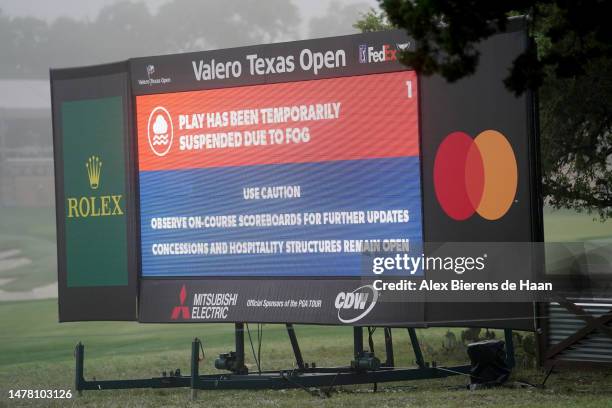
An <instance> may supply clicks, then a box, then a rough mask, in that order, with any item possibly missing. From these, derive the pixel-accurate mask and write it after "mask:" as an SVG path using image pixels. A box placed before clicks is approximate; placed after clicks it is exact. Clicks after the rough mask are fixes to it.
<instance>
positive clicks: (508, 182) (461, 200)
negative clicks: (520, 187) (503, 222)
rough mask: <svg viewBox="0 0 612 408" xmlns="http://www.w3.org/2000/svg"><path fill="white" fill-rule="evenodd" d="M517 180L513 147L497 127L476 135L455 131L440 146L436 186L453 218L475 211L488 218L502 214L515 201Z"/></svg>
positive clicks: (494, 217)
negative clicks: (496, 129)
mask: <svg viewBox="0 0 612 408" xmlns="http://www.w3.org/2000/svg"><path fill="white" fill-rule="evenodd" d="M517 182H518V170H517V165H516V157H515V155H514V151H513V150H512V146H510V143H509V142H508V139H506V137H505V136H504V135H503V134H501V133H500V132H498V131H495V130H485V131H484V132H482V133H480V134H479V135H478V136H476V137H475V138H472V137H470V136H469V135H468V134H466V133H464V132H453V133H451V134H449V135H448V136H447V137H446V138H445V139H444V140H443V141H442V143H441V144H440V146H439V147H438V152H437V153H436V158H435V162H434V188H435V191H436V197H437V199H438V202H439V203H440V206H441V207H442V209H443V210H444V212H445V213H446V214H447V215H448V216H449V217H451V218H452V219H454V220H457V221H462V220H466V219H468V218H470V217H471V216H472V215H473V214H474V213H475V212H476V213H478V214H479V215H480V216H481V217H482V218H484V219H487V220H497V219H499V218H501V217H503V216H504V215H505V214H506V213H507V212H508V210H509V209H510V206H511V205H512V203H513V202H514V197H515V196H516V188H517Z"/></svg>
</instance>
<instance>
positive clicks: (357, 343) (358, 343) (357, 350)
mask: <svg viewBox="0 0 612 408" xmlns="http://www.w3.org/2000/svg"><path fill="white" fill-rule="evenodd" d="M362 354H363V327H357V326H355V327H353V355H354V357H355V359H357V358H359V357H360V356H361V355H362Z"/></svg>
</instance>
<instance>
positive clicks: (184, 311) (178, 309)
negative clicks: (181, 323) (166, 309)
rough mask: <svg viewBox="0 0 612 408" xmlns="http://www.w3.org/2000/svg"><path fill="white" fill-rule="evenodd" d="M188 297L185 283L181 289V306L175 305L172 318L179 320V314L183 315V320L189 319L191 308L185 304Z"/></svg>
mask: <svg viewBox="0 0 612 408" xmlns="http://www.w3.org/2000/svg"><path fill="white" fill-rule="evenodd" d="M186 299H187V290H186V289H185V285H183V287H182V288H181V291H180V292H179V300H180V302H181V304H180V305H179V306H174V309H172V315H171V316H170V318H171V319H172V320H177V319H178V318H179V316H181V317H182V319H183V320H189V308H188V307H187V306H185V300H186Z"/></svg>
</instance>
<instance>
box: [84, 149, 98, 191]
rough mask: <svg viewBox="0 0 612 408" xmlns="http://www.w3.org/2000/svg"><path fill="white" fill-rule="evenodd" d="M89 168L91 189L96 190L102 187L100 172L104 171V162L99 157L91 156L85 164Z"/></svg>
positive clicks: (88, 175)
mask: <svg viewBox="0 0 612 408" xmlns="http://www.w3.org/2000/svg"><path fill="white" fill-rule="evenodd" d="M85 167H87V177H88V178H89V187H91V189H92V190H96V189H97V188H98V186H99V185H100V171H101V170H102V162H101V161H100V158H99V157H98V156H91V157H90V158H89V159H87V162H86V163H85Z"/></svg>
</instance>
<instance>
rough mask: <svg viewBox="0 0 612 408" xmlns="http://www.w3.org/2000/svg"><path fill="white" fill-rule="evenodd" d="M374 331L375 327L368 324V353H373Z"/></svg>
mask: <svg viewBox="0 0 612 408" xmlns="http://www.w3.org/2000/svg"><path fill="white" fill-rule="evenodd" d="M375 331H376V327H374V328H372V327H370V326H368V345H369V346H370V353H372V354H374V339H373V338H372V336H373V335H374V332H375Z"/></svg>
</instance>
